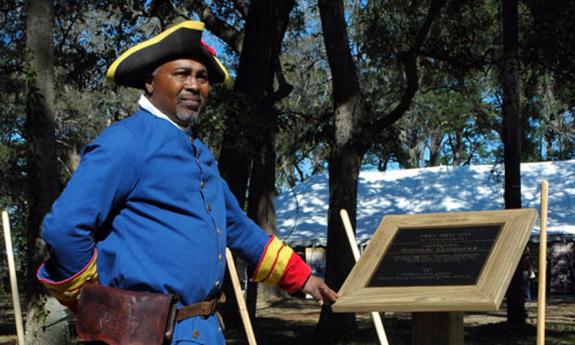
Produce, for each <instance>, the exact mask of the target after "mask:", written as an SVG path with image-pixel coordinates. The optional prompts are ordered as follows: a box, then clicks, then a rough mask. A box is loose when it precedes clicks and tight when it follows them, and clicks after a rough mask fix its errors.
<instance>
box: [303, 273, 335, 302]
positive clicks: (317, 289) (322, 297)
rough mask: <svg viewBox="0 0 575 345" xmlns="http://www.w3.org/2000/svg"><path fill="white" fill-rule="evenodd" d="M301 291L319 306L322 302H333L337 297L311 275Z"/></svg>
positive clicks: (321, 281)
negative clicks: (310, 296)
mask: <svg viewBox="0 0 575 345" xmlns="http://www.w3.org/2000/svg"><path fill="white" fill-rule="evenodd" d="M301 291H303V292H305V293H308V294H310V295H312V297H313V298H314V299H315V300H316V301H317V303H319V305H323V303H324V301H328V302H335V300H336V299H337V298H338V297H339V296H338V295H337V293H336V292H335V291H333V290H332V289H330V288H329V286H327V285H326V284H325V283H324V282H323V280H321V279H319V278H318V277H316V276H314V275H313V274H312V275H311V276H309V278H308V280H307V282H306V283H305V285H304V286H303V287H302V289H301Z"/></svg>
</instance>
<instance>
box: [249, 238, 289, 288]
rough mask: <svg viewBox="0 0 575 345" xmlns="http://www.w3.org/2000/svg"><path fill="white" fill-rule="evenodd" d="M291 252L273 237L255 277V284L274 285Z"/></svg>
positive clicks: (283, 270) (282, 272) (283, 269)
mask: <svg viewBox="0 0 575 345" xmlns="http://www.w3.org/2000/svg"><path fill="white" fill-rule="evenodd" d="M292 254H293V250H292V249H291V248H290V247H288V246H286V245H284V244H283V243H282V242H281V241H280V240H278V239H277V238H275V237H273V238H272V239H271V240H270V243H268V246H267V249H266V251H265V254H264V257H263V258H262V259H261V261H260V265H259V267H258V270H257V272H256V275H255V277H256V278H255V280H256V281H257V282H263V283H267V284H271V285H274V284H276V283H277V282H278V281H279V280H280V279H281V277H282V276H283V274H284V272H285V269H286V267H287V264H288V262H289V260H290V258H291V256H292Z"/></svg>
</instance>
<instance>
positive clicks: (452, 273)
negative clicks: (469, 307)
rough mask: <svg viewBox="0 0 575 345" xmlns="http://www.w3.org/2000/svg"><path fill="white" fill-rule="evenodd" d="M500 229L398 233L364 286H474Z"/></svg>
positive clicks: (490, 227)
mask: <svg viewBox="0 0 575 345" xmlns="http://www.w3.org/2000/svg"><path fill="white" fill-rule="evenodd" d="M500 229H501V226H498V225H490V226H481V227H479V226H478V227H464V228H463V227H462V228H445V229H399V230H398V231H397V233H396V234H395V237H394V238H393V240H392V241H391V245H390V246H389V249H388V250H387V252H386V254H385V256H384V257H383V258H382V260H381V262H380V263H379V265H378V266H377V269H376V270H375V273H374V274H373V276H372V277H371V279H370V281H369V283H368V286H369V287H375V286H441V285H470V284H475V283H476V282H477V278H478V277H479V273H480V272H481V269H482V268H483V265H484V263H485V261H486V259H487V257H488V255H489V253H490V252H491V248H492V247H493V243H494V242H495V239H496V238H497V234H499V230H500Z"/></svg>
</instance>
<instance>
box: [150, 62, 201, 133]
mask: <svg viewBox="0 0 575 345" xmlns="http://www.w3.org/2000/svg"><path fill="white" fill-rule="evenodd" d="M209 88H210V83H209V81H208V70H207V69H206V66H204V65H203V64H202V63H200V62H198V61H196V60H192V59H180V60H174V61H170V62H167V63H165V64H163V65H161V66H160V67H158V68H157V69H156V70H155V71H154V73H153V75H152V77H151V78H150V79H149V80H148V81H147V82H146V92H147V95H148V99H149V100H150V102H152V104H153V105H154V106H156V108H158V109H159V110H160V111H162V112H163V113H164V114H166V115H168V116H169V117H170V119H172V121H174V122H175V123H177V124H178V125H180V126H183V127H186V126H188V125H190V124H192V123H193V122H194V121H196V120H197V118H198V116H199V115H200V113H201V112H202V111H203V110H204V107H205V106H206V101H207V100H208V93H209Z"/></svg>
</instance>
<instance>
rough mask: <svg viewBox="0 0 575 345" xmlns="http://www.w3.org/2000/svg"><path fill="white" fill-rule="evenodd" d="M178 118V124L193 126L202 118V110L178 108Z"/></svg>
mask: <svg viewBox="0 0 575 345" xmlns="http://www.w3.org/2000/svg"><path fill="white" fill-rule="evenodd" d="M176 117H177V118H178V120H179V121H178V122H180V123H182V124H185V126H188V125H193V124H195V123H196V122H197V121H198V118H199V117H200V110H199V109H198V110H191V109H187V108H184V107H178V108H177V109H176Z"/></svg>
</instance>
